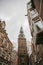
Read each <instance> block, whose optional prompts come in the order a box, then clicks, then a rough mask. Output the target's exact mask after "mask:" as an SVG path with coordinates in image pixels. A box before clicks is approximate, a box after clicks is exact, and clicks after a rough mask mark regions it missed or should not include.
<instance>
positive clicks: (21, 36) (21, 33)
mask: <svg viewBox="0 0 43 65" xmlns="http://www.w3.org/2000/svg"><path fill="white" fill-rule="evenodd" d="M24 37H25V35H24V32H23V28H22V26H21V28H20V34H19V38H24Z"/></svg>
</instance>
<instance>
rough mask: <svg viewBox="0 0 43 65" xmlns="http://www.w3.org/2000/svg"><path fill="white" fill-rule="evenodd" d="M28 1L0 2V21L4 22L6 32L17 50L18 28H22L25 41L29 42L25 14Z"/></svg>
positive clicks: (9, 0)
mask: <svg viewBox="0 0 43 65" xmlns="http://www.w3.org/2000/svg"><path fill="white" fill-rule="evenodd" d="M29 1H30V0H0V19H1V20H5V21H6V32H7V33H8V37H9V39H10V40H11V42H12V43H13V44H14V46H15V47H16V49H17V46H18V44H17V42H18V35H19V31H20V27H21V26H22V27H23V30H24V34H25V37H26V39H27V41H30V40H31V34H30V29H29V23H28V18H27V17H26V16H25V15H26V14H27V3H28V2H29Z"/></svg>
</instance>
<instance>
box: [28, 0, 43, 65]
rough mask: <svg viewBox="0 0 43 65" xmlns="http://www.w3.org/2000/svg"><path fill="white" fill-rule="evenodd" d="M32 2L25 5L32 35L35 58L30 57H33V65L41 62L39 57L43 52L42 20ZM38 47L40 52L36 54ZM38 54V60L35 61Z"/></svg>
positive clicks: (42, 59)
mask: <svg viewBox="0 0 43 65" xmlns="http://www.w3.org/2000/svg"><path fill="white" fill-rule="evenodd" d="M34 1H35V0H31V1H30V2H29V3H27V16H28V21H29V25H30V31H31V35H32V40H31V43H33V44H34V46H35V48H34V49H35V51H34V54H35V56H34V55H33V53H32V55H33V56H34V59H35V61H34V62H35V64H38V63H41V61H43V57H41V56H42V55H43V51H42V50H43V23H42V22H43V20H42V18H41V17H40V15H39V13H38V12H37V9H36V8H35V5H34ZM36 1H37V0H36ZM40 46H41V50H40V51H42V52H38V49H40ZM38 54H39V57H40V58H38V59H37V56H38ZM40 59H41V60H40ZM42 65H43V62H42Z"/></svg>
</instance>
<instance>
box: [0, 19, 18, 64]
mask: <svg viewBox="0 0 43 65" xmlns="http://www.w3.org/2000/svg"><path fill="white" fill-rule="evenodd" d="M5 25H6V24H5V21H1V20H0V65H14V62H15V65H17V59H18V58H17V57H18V56H17V54H16V52H15V51H14V50H13V44H12V42H11V41H10V40H9V38H8V34H7V33H6V30H5ZM15 56H16V60H14V59H15Z"/></svg>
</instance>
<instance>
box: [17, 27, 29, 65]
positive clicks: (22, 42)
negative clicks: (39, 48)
mask: <svg viewBox="0 0 43 65" xmlns="http://www.w3.org/2000/svg"><path fill="white" fill-rule="evenodd" d="M18 65H28V55H27V45H26V38H25V35H24V33H23V28H22V27H21V29H20V34H19V36H18Z"/></svg>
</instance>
